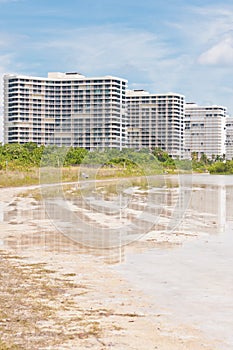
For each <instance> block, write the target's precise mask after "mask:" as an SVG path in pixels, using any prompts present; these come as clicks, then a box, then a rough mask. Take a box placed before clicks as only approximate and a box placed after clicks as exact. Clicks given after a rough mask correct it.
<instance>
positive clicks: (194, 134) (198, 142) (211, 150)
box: [185, 103, 227, 159]
mask: <svg viewBox="0 0 233 350" xmlns="http://www.w3.org/2000/svg"><path fill="white" fill-rule="evenodd" d="M226 113H227V109H226V108H225V107H222V106H198V105H197V104H195V103H187V104H186V107H185V157H187V158H190V157H191V155H192V153H193V152H195V153H196V155H197V157H198V158H200V157H201V155H202V154H203V153H204V154H206V156H207V157H208V158H209V159H212V157H214V156H223V155H224V154H225V153H226V152H225V124H226Z"/></svg>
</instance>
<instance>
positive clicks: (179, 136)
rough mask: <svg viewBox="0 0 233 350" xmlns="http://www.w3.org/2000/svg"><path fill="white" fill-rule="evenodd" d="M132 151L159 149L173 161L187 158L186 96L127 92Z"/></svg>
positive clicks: (142, 91) (140, 91)
mask: <svg viewBox="0 0 233 350" xmlns="http://www.w3.org/2000/svg"><path fill="white" fill-rule="evenodd" d="M126 100H127V112H128V120H129V128H128V137H129V147H130V148H134V149H141V148H149V149H153V148H155V147H159V148H161V149H162V150H164V151H166V152H168V154H169V155H171V156H172V157H179V158H182V157H183V148H184V144H183V142H184V130H183V128H184V103H185V98H184V96H183V95H180V94H175V93H168V94H150V93H149V92H147V91H144V90H128V91H127V92H126Z"/></svg>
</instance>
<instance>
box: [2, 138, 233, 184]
mask: <svg viewBox="0 0 233 350" xmlns="http://www.w3.org/2000/svg"><path fill="white" fill-rule="evenodd" d="M44 168H47V171H46V173H45V174H46V176H47V177H48V182H53V181H54V179H56V176H57V174H58V170H56V169H58V168H59V171H60V173H61V174H60V175H59V178H57V179H58V180H62V181H66V182H69V181H77V179H78V177H79V174H80V173H84V174H85V173H86V172H87V174H88V178H93V179H94V178H95V179H96V178H98V179H101V178H107V177H128V176H146V175H153V174H162V173H178V172H182V173H190V172H193V171H194V172H210V173H213V174H233V160H232V161H226V160H225V157H224V156H223V157H219V156H215V155H213V156H212V158H211V159H208V158H207V156H206V155H205V154H203V155H202V156H201V157H200V159H198V157H197V154H196V153H195V152H193V153H192V160H180V159H173V158H171V157H170V156H169V154H168V153H166V152H164V151H163V150H161V149H160V148H156V149H154V150H153V151H152V152H150V151H149V150H148V149H142V150H140V151H134V150H132V149H123V150H122V151H119V150H116V149H107V150H105V151H100V150H96V151H94V152H89V151H87V150H86V149H83V148H78V147H69V148H67V147H58V146H37V145H36V144H35V143H32V142H29V143H26V144H23V145H21V144H6V145H1V144H0V186H20V185H30V184H38V183H39V182H40V178H39V176H40V169H44ZM55 173H56V176H55V177H54V174H55Z"/></svg>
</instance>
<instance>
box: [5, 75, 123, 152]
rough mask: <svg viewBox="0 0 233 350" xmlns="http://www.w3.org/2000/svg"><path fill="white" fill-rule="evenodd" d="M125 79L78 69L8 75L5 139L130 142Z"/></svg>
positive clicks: (90, 144)
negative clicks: (44, 75)
mask: <svg viewBox="0 0 233 350" xmlns="http://www.w3.org/2000/svg"><path fill="white" fill-rule="evenodd" d="M126 87H127V80H124V79H121V78H117V77H112V76H105V77H95V78H87V77H85V76H83V75H81V74H79V73H48V78H39V77H30V76H21V75H12V74H8V75H5V76H4V142H5V143H26V142H35V143H37V144H38V145H42V144H43V145H58V146H62V145H65V146H75V147H84V148H86V149H88V150H94V149H104V148H118V149H122V148H124V147H126V146H127V125H126V123H127V120H126Z"/></svg>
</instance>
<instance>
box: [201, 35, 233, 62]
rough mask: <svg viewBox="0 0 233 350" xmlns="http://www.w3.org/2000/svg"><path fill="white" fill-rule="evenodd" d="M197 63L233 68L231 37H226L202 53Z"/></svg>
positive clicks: (232, 42) (232, 39) (232, 43)
mask: <svg viewBox="0 0 233 350" xmlns="http://www.w3.org/2000/svg"><path fill="white" fill-rule="evenodd" d="M198 62H199V63H200V64H207V65H232V66H233V37H227V38H225V39H223V40H222V41H220V42H218V43H217V44H216V45H214V46H212V47H211V48H210V49H208V50H207V51H205V52H203V53H202V54H201V55H200V56H199V58H198Z"/></svg>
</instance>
